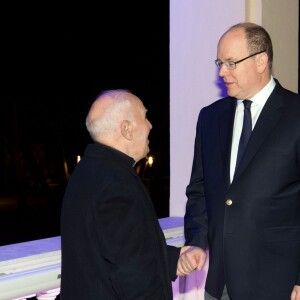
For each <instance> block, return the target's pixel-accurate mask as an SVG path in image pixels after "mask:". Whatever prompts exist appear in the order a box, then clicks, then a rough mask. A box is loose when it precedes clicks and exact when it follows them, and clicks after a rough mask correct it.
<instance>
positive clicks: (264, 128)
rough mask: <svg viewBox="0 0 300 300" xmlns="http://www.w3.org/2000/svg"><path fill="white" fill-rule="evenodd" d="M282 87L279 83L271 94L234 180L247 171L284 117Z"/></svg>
mask: <svg viewBox="0 0 300 300" xmlns="http://www.w3.org/2000/svg"><path fill="white" fill-rule="evenodd" d="M281 89H282V87H281V86H280V85H279V83H277V85H276V87H275V89H274V91H273V92H272V93H271V95H270V97H269V99H268V100H267V102H266V104H265V106H264V108H263V110H262V112H261V114H260V116H259V118H258V120H257V123H256V125H255V127H254V130H253V132H252V135H251V137H250V140H249V142H248V145H247V148H246V150H245V152H244V156H243V158H242V160H241V162H240V165H239V167H238V169H237V170H236V173H235V176H234V180H235V179H236V178H238V177H239V175H241V174H242V173H243V171H244V170H245V169H246V167H247V166H248V164H249V163H250V161H251V160H252V159H253V157H254V156H255V154H256V153H257V151H258V150H259V148H260V147H261V145H262V144H263V143H264V141H265V140H266V138H267V137H268V136H269V134H270V133H271V132H272V130H273V128H274V127H275V126H276V124H277V123H278V121H279V119H280V118H281V116H282V110H281V109H280V108H281V107H282V106H283V105H284V103H283V97H282V96H281V94H280V92H279V91H280V90H281Z"/></svg>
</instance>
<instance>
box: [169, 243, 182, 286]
mask: <svg viewBox="0 0 300 300" xmlns="http://www.w3.org/2000/svg"><path fill="white" fill-rule="evenodd" d="M180 249H181V248H178V247H174V246H170V245H168V246H167V252H168V265H169V275H170V279H171V281H175V280H176V278H177V275H176V272H177V263H178V259H179V254H180Z"/></svg>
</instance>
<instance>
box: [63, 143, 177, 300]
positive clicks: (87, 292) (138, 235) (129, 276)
mask: <svg viewBox="0 0 300 300" xmlns="http://www.w3.org/2000/svg"><path fill="white" fill-rule="evenodd" d="M133 164H134V160H133V159H132V158H130V157H128V156H127V155H125V154H123V153H121V152H119V151H117V150H115V149H112V148H110V147H107V146H104V145H101V144H97V143H96V144H91V145H88V147H87V149H86V151H85V155H84V157H83V159H82V160H81V161H80V163H79V165H78V166H77V168H76V169H75V171H74V173H73V175H72V177H71V179H70V181H69V183H68V187H67V189H66V192H65V196H64V199H63V207H62V213H61V241H62V279H61V299H62V300H77V299H78V300H82V299H84V300H110V299H122V300H127V299H135V300H137V299H149V300H153V299H164V300H165V299H168V300H170V299H172V286H171V280H175V279H176V268H177V260H178V257H179V252H180V249H179V248H176V247H171V246H167V245H166V241H165V238H164V235H163V232H162V230H161V228H160V226H159V222H158V219H157V216H156V213H155V211H154V208H153V205H152V202H151V199H150V197H149V195H148V192H147V191H146V189H145V187H144V184H143V183H142V181H141V179H140V177H139V175H138V174H137V173H136V172H135V170H134V168H133ZM167 252H168V253H167Z"/></svg>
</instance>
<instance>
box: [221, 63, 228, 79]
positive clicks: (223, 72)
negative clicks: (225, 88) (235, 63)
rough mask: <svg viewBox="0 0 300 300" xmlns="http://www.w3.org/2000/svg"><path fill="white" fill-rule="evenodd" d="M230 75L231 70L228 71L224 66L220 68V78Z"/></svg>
mask: <svg viewBox="0 0 300 300" xmlns="http://www.w3.org/2000/svg"><path fill="white" fill-rule="evenodd" d="M228 73H229V70H228V69H227V67H226V66H225V65H224V64H222V65H221V67H220V70H219V76H220V77H224V76H225V75H228Z"/></svg>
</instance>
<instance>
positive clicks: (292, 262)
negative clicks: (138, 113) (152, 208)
mask: <svg viewBox="0 0 300 300" xmlns="http://www.w3.org/2000/svg"><path fill="white" fill-rule="evenodd" d="M272 60H273V50H272V42H271V39H270V36H269V34H268V33H267V32H266V30H265V29H264V28H262V27H261V26H258V25H256V24H253V23H240V24H237V25H235V26H233V27H231V28H230V29H229V30H228V31H226V32H225V33H224V34H223V36H222V37H221V39H220V40H219V43H218V47H217V59H216V61H215V62H216V65H217V66H218V67H219V75H220V76H221V77H222V78H223V80H224V83H225V85H226V88H227V92H228V97H226V98H223V99H220V100H218V101H216V102H214V103H212V104H211V105H209V106H207V107H205V108H203V109H202V110H201V112H200V114H199V119H198V123H197V133H196V138H195V149H194V161H193V168H192V173H191V179H190V183H189V185H188V186H187V189H186V195H187V198H188V200H187V205H186V214H185V237H186V245H188V246H190V248H189V249H188V251H186V252H185V253H184V254H182V255H181V257H180V263H179V269H181V270H186V271H187V270H192V269H193V268H198V269H199V270H200V269H201V268H202V267H203V265H204V263H205V260H206V252H205V250H206V249H208V250H209V269H208V274H207V279H206V286H205V299H231V300H271V299H272V300H289V299H292V300H299V299H300V97H299V95H297V94H295V93H292V92H291V91H288V90H286V89H284V88H283V87H282V86H281V85H280V84H279V82H278V81H277V80H276V79H274V78H273V76H272ZM246 99H247V100H246ZM243 100H245V101H248V102H245V103H244V102H243ZM249 100H250V101H251V102H249ZM247 103H249V104H250V103H251V104H250V105H249V106H248V112H247V111H246V110H247V108H246V106H247ZM249 107H250V111H249ZM244 111H245V120H246V119H247V118H248V117H249V115H250V118H248V121H250V125H251V126H250V127H252V128H251V129H252V133H251V129H250V134H251V136H250V139H249V140H248V143H247V145H246V149H245V150H244V152H243V155H241V159H240V162H239V163H238V162H237V157H238V148H239V140H240V136H241V135H242V133H241V132H242V130H244V128H243V127H247V126H244V125H243V120H244ZM247 116H248V117H247ZM251 123H252V124H251ZM247 124H248V127H249V122H248V123H247ZM239 156H240V154H239Z"/></svg>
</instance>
